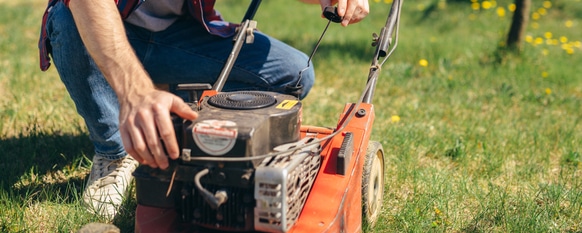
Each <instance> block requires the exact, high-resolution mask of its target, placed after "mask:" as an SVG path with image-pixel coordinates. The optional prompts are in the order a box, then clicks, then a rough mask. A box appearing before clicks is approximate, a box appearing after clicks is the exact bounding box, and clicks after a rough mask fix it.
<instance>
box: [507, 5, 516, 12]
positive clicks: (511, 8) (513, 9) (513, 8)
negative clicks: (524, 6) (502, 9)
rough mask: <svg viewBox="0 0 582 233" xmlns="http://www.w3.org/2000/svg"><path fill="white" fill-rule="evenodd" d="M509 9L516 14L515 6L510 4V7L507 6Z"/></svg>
mask: <svg viewBox="0 0 582 233" xmlns="http://www.w3.org/2000/svg"><path fill="white" fill-rule="evenodd" d="M507 9H509V11H511V12H514V11H515V4H514V3H511V4H509V6H507Z"/></svg>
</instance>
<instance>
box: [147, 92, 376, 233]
mask: <svg viewBox="0 0 582 233" xmlns="http://www.w3.org/2000/svg"><path fill="white" fill-rule="evenodd" d="M355 106H356V104H352V103H350V104H346V106H345V108H344V110H343V113H342V114H341V115H340V118H339V120H338V123H337V127H338V128H340V127H341V126H342V125H343V122H344V121H346V120H347V119H348V118H349V115H350V114H353V113H352V112H353V111H358V110H359V112H365V114H363V115H360V114H357V115H355V116H353V117H352V119H351V120H350V121H349V122H348V124H347V125H346V126H345V127H344V128H343V129H342V131H341V132H339V133H337V134H336V135H335V136H334V137H332V138H330V139H329V140H325V141H323V142H322V144H321V148H322V149H321V152H320V155H321V166H320V168H319V171H318V173H317V177H316V179H315V181H314V183H313V186H312V188H311V191H310V192H309V195H308V196H307V200H306V201H305V205H304V206H303V209H302V210H301V213H300V215H299V217H298V218H297V220H296V222H295V224H294V225H293V226H292V227H291V228H290V229H289V230H288V231H286V232H292V233H304V232H330V233H336V232H349V233H352V232H361V231H362V193H361V187H362V173H363V166H364V160H365V153H366V149H367V145H368V142H369V140H370V135H371V132H372V125H373V122H374V107H373V105H371V104H365V103H360V104H359V106H358V109H356V110H353V108H354V107H355ZM333 132H334V131H333V130H332V129H329V128H323V127H317V126H301V130H300V134H301V138H306V137H312V138H323V137H326V136H329V135H331V134H332V133H333ZM348 134H351V135H352V136H351V137H352V139H351V140H352V142H353V145H352V146H353V150H350V151H351V153H352V154H351V155H350V156H348V157H347V158H349V159H346V160H342V162H345V165H344V166H345V172H341V171H339V169H338V161H339V160H338V154H339V152H340V151H341V150H342V145H345V143H344V141H345V138H346V135H348ZM339 167H342V166H339ZM342 173H343V174H342ZM135 230H136V232H142V233H145V232H223V231H217V230H209V229H203V228H199V227H197V226H193V225H192V224H187V223H182V222H181V221H180V217H179V214H177V213H176V211H175V210H174V209H169V208H167V209H166V208H156V207H151V206H143V205H139V204H138V206H137V210H136V217H135ZM226 232H230V231H226Z"/></svg>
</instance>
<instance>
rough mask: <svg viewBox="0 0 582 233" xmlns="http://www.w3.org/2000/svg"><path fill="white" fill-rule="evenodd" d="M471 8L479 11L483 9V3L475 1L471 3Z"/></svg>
mask: <svg viewBox="0 0 582 233" xmlns="http://www.w3.org/2000/svg"><path fill="white" fill-rule="evenodd" d="M471 8H472V9H473V10H475V11H478V10H479V9H481V5H479V3H478V2H473V3H471Z"/></svg>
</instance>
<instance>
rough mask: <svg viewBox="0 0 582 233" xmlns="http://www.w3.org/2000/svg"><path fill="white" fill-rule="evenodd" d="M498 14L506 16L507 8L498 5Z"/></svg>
mask: <svg viewBox="0 0 582 233" xmlns="http://www.w3.org/2000/svg"><path fill="white" fill-rule="evenodd" d="M497 15H498V16H499V17H505V8H503V7H497Z"/></svg>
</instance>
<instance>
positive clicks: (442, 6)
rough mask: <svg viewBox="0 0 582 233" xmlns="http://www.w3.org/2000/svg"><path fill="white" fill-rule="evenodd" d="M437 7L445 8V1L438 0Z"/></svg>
mask: <svg viewBox="0 0 582 233" xmlns="http://www.w3.org/2000/svg"><path fill="white" fill-rule="evenodd" d="M438 6H439V9H441V10H442V9H446V8H447V1H444V0H440V1H439V3H438Z"/></svg>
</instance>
